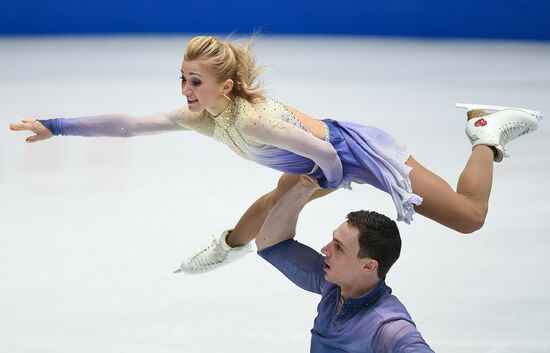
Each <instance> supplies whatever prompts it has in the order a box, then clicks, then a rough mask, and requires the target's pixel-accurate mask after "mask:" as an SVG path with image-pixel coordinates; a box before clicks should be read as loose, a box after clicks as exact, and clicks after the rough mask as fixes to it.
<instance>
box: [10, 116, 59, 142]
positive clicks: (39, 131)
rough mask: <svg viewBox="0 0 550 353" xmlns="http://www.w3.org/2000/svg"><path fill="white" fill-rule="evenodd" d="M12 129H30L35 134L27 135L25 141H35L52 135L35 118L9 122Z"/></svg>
mask: <svg viewBox="0 0 550 353" xmlns="http://www.w3.org/2000/svg"><path fill="white" fill-rule="evenodd" d="M10 129H11V130H12V131H32V132H34V133H35V135H32V136H29V137H27V138H26V139H25V141H27V142H36V141H40V140H45V139H47V138H50V137H52V133H51V132H50V130H48V129H47V128H46V127H45V126H44V125H42V123H40V122H39V121H37V120H27V119H23V120H21V123H12V124H10Z"/></svg>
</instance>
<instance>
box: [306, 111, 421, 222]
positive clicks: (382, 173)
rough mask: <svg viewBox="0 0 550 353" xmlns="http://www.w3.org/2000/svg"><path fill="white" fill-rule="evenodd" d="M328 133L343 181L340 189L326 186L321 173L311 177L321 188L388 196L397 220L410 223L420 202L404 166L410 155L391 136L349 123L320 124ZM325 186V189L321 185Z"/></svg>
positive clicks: (328, 122) (331, 121)
mask: <svg viewBox="0 0 550 353" xmlns="http://www.w3.org/2000/svg"><path fill="white" fill-rule="evenodd" d="M323 121H324V123H325V124H326V125H327V128H328V132H329V139H328V141H329V142H330V143H331V144H332V146H334V148H335V149H336V151H337V152H338V156H339V157H340V160H341V161H342V167H343V179H342V182H341V183H340V185H336V186H335V185H326V179H325V176H324V175H323V172H322V171H321V170H320V169H318V170H317V171H316V172H315V173H313V174H312V176H313V177H315V178H316V179H317V180H319V184H320V185H321V186H324V187H344V188H348V189H351V183H352V182H354V183H359V184H370V185H372V186H374V187H375V188H377V189H380V190H382V191H385V192H387V193H388V194H390V196H391V197H392V200H393V202H394V204H395V208H396V210H397V220H398V221H405V222H406V223H410V222H411V221H412V216H413V214H414V205H420V203H421V202H422V198H421V197H420V196H418V195H416V194H413V192H412V187H411V181H410V179H409V172H410V171H411V167H409V166H408V165H406V164H405V162H406V161H407V159H408V158H409V157H410V155H411V153H410V152H409V151H408V149H407V148H406V147H405V146H404V145H402V144H399V143H398V142H397V141H396V140H395V139H394V138H393V137H392V136H390V135H389V134H387V133H386V132H384V131H383V130H380V129H378V128H376V127H372V126H366V125H360V124H356V123H352V122H344V121H336V120H332V119H325V120H323ZM323 184H324V185H323Z"/></svg>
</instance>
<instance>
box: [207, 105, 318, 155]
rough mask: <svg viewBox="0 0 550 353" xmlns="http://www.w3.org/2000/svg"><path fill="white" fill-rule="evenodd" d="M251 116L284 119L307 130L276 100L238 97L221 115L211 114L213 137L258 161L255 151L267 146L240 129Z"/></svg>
mask: <svg viewBox="0 0 550 353" xmlns="http://www.w3.org/2000/svg"><path fill="white" fill-rule="evenodd" d="M250 116H253V117H257V116H261V118H262V119H265V120H266V121H267V120H269V121H270V122H271V123H272V122H273V121H274V120H282V121H284V122H287V123H289V124H292V125H293V126H295V127H298V128H300V129H302V130H304V131H307V130H306V128H305V127H304V126H303V125H302V123H301V122H300V120H299V119H298V118H297V117H296V116H295V115H294V114H292V113H291V112H290V111H289V110H288V109H287V108H286V107H285V106H284V105H282V104H281V103H279V102H277V101H276V100H273V99H271V98H266V99H265V100H262V101H259V102H255V103H250V102H248V101H246V100H244V99H242V98H239V97H237V98H235V100H234V102H233V103H231V104H230V105H229V106H228V107H227V108H226V109H225V110H224V111H223V112H222V113H221V114H220V115H218V116H216V117H215V116H211V119H213V121H214V134H213V137H214V138H215V139H216V140H218V141H220V142H222V143H223V144H225V145H227V146H228V147H229V148H231V149H232V150H233V151H234V152H236V153H237V154H239V155H240V156H242V157H244V158H246V159H249V160H254V161H258V160H257V158H256V157H257V153H255V152H257V151H259V150H261V149H264V148H265V145H264V144H262V143H259V142H257V141H255V140H254V139H252V138H250V137H248V136H246V135H245V134H243V132H242V130H241V129H240V122H241V121H242V120H243V119H246V118H247V117H250Z"/></svg>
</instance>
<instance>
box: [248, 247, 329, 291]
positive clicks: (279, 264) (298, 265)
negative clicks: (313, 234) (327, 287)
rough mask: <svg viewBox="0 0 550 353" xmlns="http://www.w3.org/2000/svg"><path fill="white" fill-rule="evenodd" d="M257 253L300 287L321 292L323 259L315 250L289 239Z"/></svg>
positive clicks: (323, 276) (323, 275) (323, 279)
mask: <svg viewBox="0 0 550 353" xmlns="http://www.w3.org/2000/svg"><path fill="white" fill-rule="evenodd" d="M258 255H260V256H261V257H263V258H264V259H265V260H266V261H268V262H269V263H271V264H272V265H273V266H275V267H276V268H277V269H278V270H279V271H281V272H282V273H283V274H284V275H285V276H286V277H287V278H288V279H289V280H291V281H292V282H294V284H296V285H297V286H299V287H300V288H302V289H305V290H307V291H310V292H313V293H317V294H321V284H322V283H323V282H324V281H325V274H324V271H323V264H324V261H325V260H324V258H323V256H322V255H321V254H319V253H318V252H317V251H315V250H313V249H312V248H310V247H308V246H305V245H303V244H301V243H299V242H297V241H296V240H294V239H289V240H285V241H283V242H280V243H278V244H275V245H272V246H270V247H268V248H265V249H263V250H260V251H258Z"/></svg>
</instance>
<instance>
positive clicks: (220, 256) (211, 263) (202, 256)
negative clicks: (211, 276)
mask: <svg viewBox="0 0 550 353" xmlns="http://www.w3.org/2000/svg"><path fill="white" fill-rule="evenodd" d="M231 231H232V230H226V231H224V232H223V233H222V235H221V236H220V237H219V239H214V240H213V241H212V243H210V245H209V246H207V247H206V248H204V249H202V250H200V251H198V252H197V253H196V254H194V255H192V256H190V257H188V258H185V259H184V260H183V261H182V262H181V266H180V268H179V269H178V270H176V271H174V273H179V272H184V273H187V274H199V273H205V272H209V271H213V270H215V269H217V268H218V267H222V266H224V265H227V264H228V263H231V262H233V261H235V260H237V259H240V258H241V257H243V256H245V255H246V254H248V253H250V252H252V251H253V249H252V246H251V244H250V243H248V244H246V245H242V246H236V247H234V248H232V247H230V246H229V245H227V242H226V239H227V236H228V235H229V234H230V233H231Z"/></svg>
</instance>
